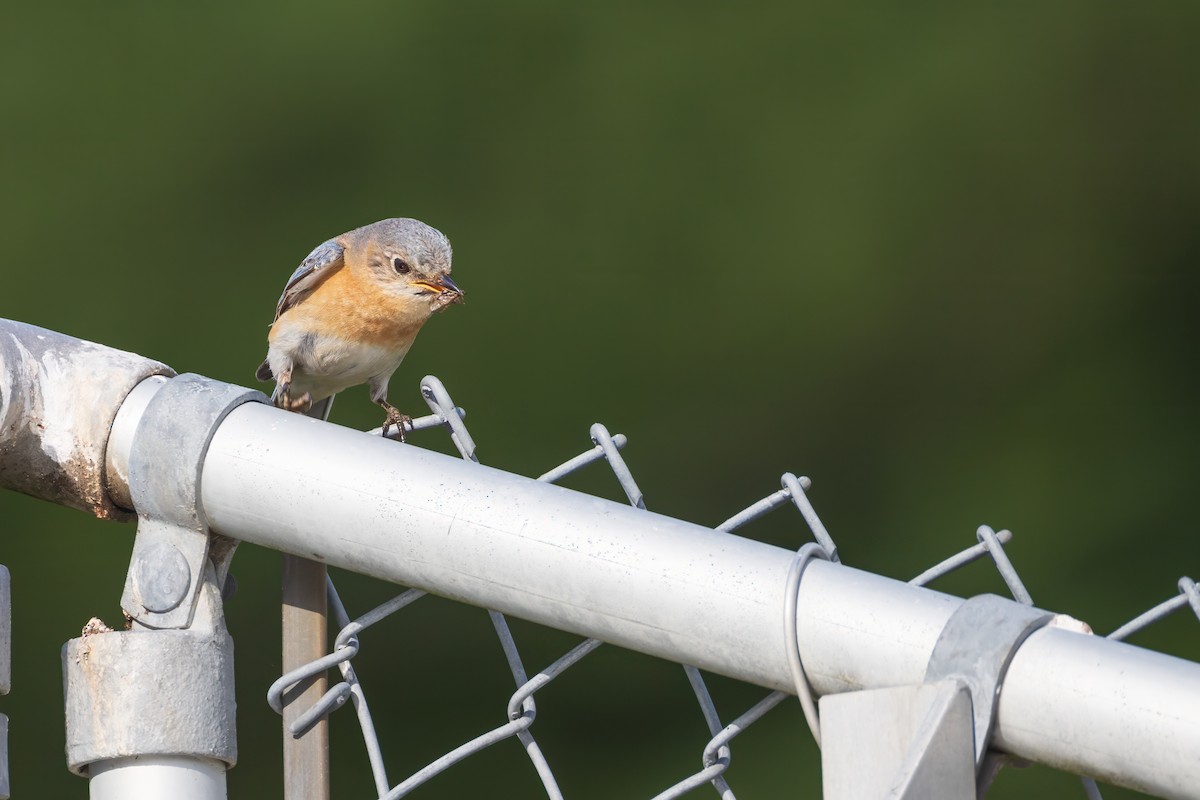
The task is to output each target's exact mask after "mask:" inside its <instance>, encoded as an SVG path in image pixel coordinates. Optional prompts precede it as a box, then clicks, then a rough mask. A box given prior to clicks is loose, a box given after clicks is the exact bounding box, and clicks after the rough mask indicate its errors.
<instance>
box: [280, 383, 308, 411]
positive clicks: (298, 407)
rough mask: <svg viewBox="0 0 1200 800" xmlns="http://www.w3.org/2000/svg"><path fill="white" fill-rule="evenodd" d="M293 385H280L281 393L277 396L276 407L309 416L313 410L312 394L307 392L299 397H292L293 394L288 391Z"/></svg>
mask: <svg viewBox="0 0 1200 800" xmlns="http://www.w3.org/2000/svg"><path fill="white" fill-rule="evenodd" d="M290 388H291V384H287V383H281V384H279V393H278V394H277V395H276V396H275V405H276V406H278V407H279V408H282V409H284V410H285V411H293V412H295V413H297V414H307V413H308V411H309V409H311V408H312V404H313V399H312V394H311V393H309V392H305V393H304V394H302V395H300V396H299V397H292V393H291V392H290V391H288V390H289V389H290Z"/></svg>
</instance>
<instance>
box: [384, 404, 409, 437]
mask: <svg viewBox="0 0 1200 800" xmlns="http://www.w3.org/2000/svg"><path fill="white" fill-rule="evenodd" d="M384 409H385V410H386V411H387V416H386V417H385V418H384V420H383V436H384V438H387V435H388V428H391V427H392V426H393V425H394V426H395V427H396V432H397V433H398V434H399V439H400V441H402V442H403V441H405V438H404V426H405V425H407V426H408V429H409V430H410V431H411V430H414V428H413V421H412V417H410V416H409V415H408V414H403V413H401V411H400V409H398V408H396V407H395V406H384Z"/></svg>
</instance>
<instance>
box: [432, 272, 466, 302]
mask: <svg viewBox="0 0 1200 800" xmlns="http://www.w3.org/2000/svg"><path fill="white" fill-rule="evenodd" d="M437 285H438V286H439V287H441V291H443V292H454V293H455V294H457V295H458V296H459V297H462V296H463V295H464V294H466V292H464V291H463V290H462V289H460V288H458V286H457V285H456V284H455V283H454V281H452V280H450V276H449V275H443V276H442V277H440V278H438V282H437Z"/></svg>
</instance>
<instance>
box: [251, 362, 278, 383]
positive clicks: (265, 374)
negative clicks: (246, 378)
mask: <svg viewBox="0 0 1200 800" xmlns="http://www.w3.org/2000/svg"><path fill="white" fill-rule="evenodd" d="M254 377H256V378H258V379H259V380H260V381H269V380H271V378H274V377H275V373H273V372H271V362H270V361H268V360H267V359H265V358H264V359H263V363H261V364H259V365H258V370H257V371H256V372H255V373H254Z"/></svg>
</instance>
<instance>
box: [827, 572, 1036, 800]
mask: <svg viewBox="0 0 1200 800" xmlns="http://www.w3.org/2000/svg"><path fill="white" fill-rule="evenodd" d="M1053 618H1054V615H1053V614H1048V613H1046V612H1044V611H1041V610H1039V609H1036V608H1031V607H1029V606H1025V605H1021V604H1020V603H1015V602H1013V601H1011V600H1006V599H1004V598H1002V597H998V596H996V595H980V596H978V597H972V598H970V599H969V600H967V601H965V602H964V603H963V604H962V605H961V606H959V608H958V609H957V610H956V611H955V612H954V614H953V615H951V617H950V619H949V620H947V622H946V624H945V626H944V627H943V628H942V632H941V635H940V636H939V637H938V640H937V643H936V644H935V645H934V648H933V654H932V655H931V656H930V658H929V665H928V667H927V669H926V672H925V683H924V684H921V685H917V686H901V687H896V688H891V689H876V690H873V691H858V692H847V693H844V694H838V695H826V696H825V697H823V698H821V740H822V752H821V763H822V769H823V773H824V776H825V799H826V800H842V798H847V799H848V798H854V797H887V798H897V799H899V798H913V799H914V800H915V798H921V797H945V798H961V799H963V800H965V798H972V797H982V796H983V794H984V793H985V792H986V791H987V789H988V786H989V785H990V783H991V780H992V778H993V777H995V773H996V771H997V770H998V768H999V764H1000V763H1001V762H1000V761H999V760H997V759H996V758H994V757H993V755H992V754H991V753H989V752H988V743H989V741H990V739H991V732H992V728H993V725H994V721H995V708H996V700H997V699H998V698H999V695H1000V687H1001V685H1002V683H1003V681H1004V673H1005V671H1006V670H1007V669H1008V665H1009V663H1010V662H1011V661H1012V657H1013V654H1014V653H1016V651H1017V648H1019V647H1020V646H1021V643H1022V642H1024V641H1025V639H1026V638H1027V637H1028V636H1029V635H1030V634H1031V633H1033V632H1034V631H1035V630H1037V629H1038V628H1040V627H1042V626H1043V625H1045V624H1047V623H1048V622H1050V620H1052V619H1053Z"/></svg>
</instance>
